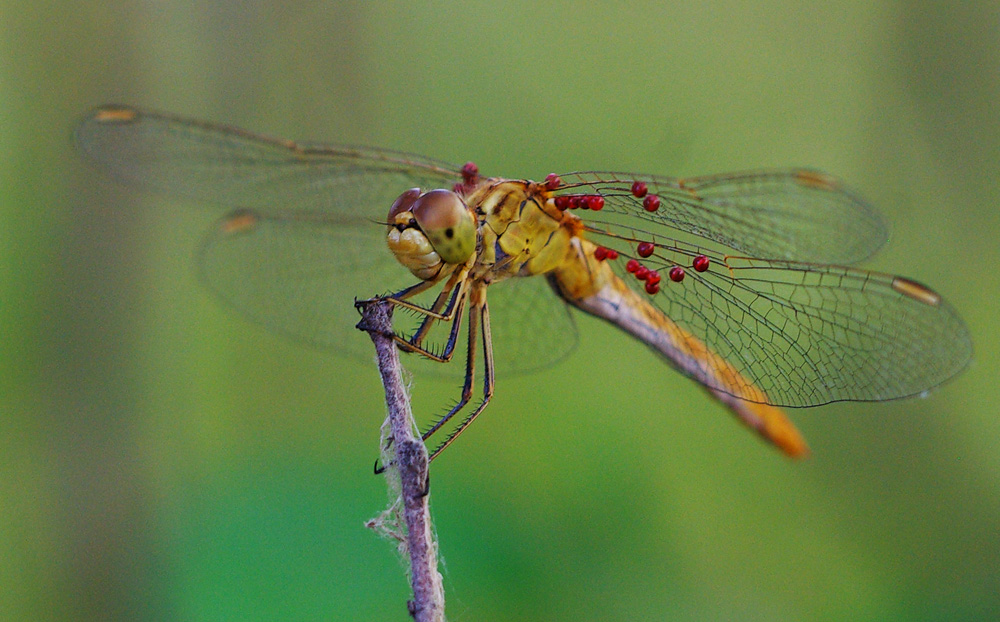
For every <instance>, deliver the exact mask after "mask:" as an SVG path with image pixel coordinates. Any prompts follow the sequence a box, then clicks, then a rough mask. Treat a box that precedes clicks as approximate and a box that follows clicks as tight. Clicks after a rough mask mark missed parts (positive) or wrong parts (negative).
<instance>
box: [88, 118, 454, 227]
mask: <svg viewBox="0 0 1000 622" xmlns="http://www.w3.org/2000/svg"><path fill="white" fill-rule="evenodd" d="M76 140H77V144H78V146H79V148H80V150H81V151H82V152H83V153H84V154H85V155H86V156H87V158H89V159H90V160H91V161H92V162H94V163H95V164H97V165H98V166H99V167H101V168H102V169H103V170H104V171H105V172H106V173H108V174H109V175H111V176H112V177H114V178H117V179H119V180H121V181H124V182H127V183H130V184H132V185H136V186H140V187H144V188H149V189H154V190H160V191H164V192H167V193H169V194H171V195H174V196H179V197H187V198H190V199H194V200H196V201H202V202H207V203H212V204H215V205H220V206H227V207H243V208H254V209H257V210H260V211H262V212H270V211H273V210H279V211H281V212H285V211H288V210H304V211H307V212H315V213H317V214H327V215H329V214H336V215H338V216H340V217H341V218H350V219H353V220H356V221H364V220H367V221H373V220H378V219H380V218H381V219H384V218H385V214H386V212H387V211H388V209H389V206H390V205H391V204H392V202H393V200H395V199H396V197H397V196H399V194H400V193H401V192H403V191H404V190H406V189H407V188H413V187H419V188H450V187H451V186H452V184H454V183H456V182H459V181H461V179H462V178H461V175H460V173H459V170H458V168H457V167H454V166H450V165H448V164H444V163H441V162H436V161H434V160H430V159H427V158H422V157H419V156H414V155H409V154H404V153H398V152H394V151H386V150H380V149H369V148H355V147H344V146H339V145H321V144H310V143H296V142H293V141H290V140H281V139H276V138H269V137H266V136H260V135H256V134H252V133H250V132H247V131H244V130H241V129H238V128H232V127H227V126H224V125H215V124H211V123H205V122H202V121H196V120H192V119H185V118H181V117H175V116H171V115H166V114H161V113H156V112H149V111H144V110H138V109H135V108H128V107H124V106H104V107H101V108H98V109H96V110H94V111H93V112H91V113H90V114H89V115H88V116H87V117H86V118H85V119H84V120H83V121H82V122H81V123H80V125H79V126H77V130H76Z"/></svg>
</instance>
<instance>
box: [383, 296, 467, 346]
mask: <svg viewBox="0 0 1000 622" xmlns="http://www.w3.org/2000/svg"><path fill="white" fill-rule="evenodd" d="M466 299H467V296H466V287H465V283H464V282H463V283H462V284H460V285H459V287H458V288H456V289H455V292H454V294H453V295H452V297H451V302H450V303H449V305H448V306H449V309H450V311H449V313H454V316H453V318H452V320H451V331H450V332H449V334H448V341H447V342H445V346H444V350H443V351H442V352H441V353H440V354H437V353H434V352H431V351H430V350H428V349H427V348H425V347H423V346H422V345H421V343H422V342H423V340H424V338H425V337H426V336H427V330H424V326H425V325H426V323H427V320H425V321H424V323H422V324H421V327H420V329H418V330H417V332H416V333H414V334H413V335H412V336H410V337H406V336H403V335H393V336H392V339H393V341H395V342H396V344H397V345H399V347H400V349H401V350H403V351H404V352H416V353H417V354H420V355H422V356H425V357H427V358H429V359H431V360H432V361H436V362H438V363H447V362H448V361H450V360H451V357H452V354H454V352H455V343H456V342H457V341H458V333H459V331H460V330H461V328H462V313H463V312H464V310H465V301H466Z"/></svg>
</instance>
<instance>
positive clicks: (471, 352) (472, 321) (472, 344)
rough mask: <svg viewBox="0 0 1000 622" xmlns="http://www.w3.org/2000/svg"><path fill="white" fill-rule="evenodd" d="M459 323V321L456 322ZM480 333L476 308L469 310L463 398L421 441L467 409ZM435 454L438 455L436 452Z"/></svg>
mask: <svg viewBox="0 0 1000 622" xmlns="http://www.w3.org/2000/svg"><path fill="white" fill-rule="evenodd" d="M456 322H457V321H456ZM478 333H479V317H478V313H477V309H476V308H475V307H473V308H471V309H470V310H469V345H468V349H467V351H466V355H465V383H464V384H463V385H462V396H461V397H460V398H459V400H458V403H457V404H455V405H454V406H452V407H451V410H449V411H448V412H446V413H445V414H444V415H442V416H441V418H440V419H438V420H437V421H435V422H434V425H432V426H431V427H430V428H429V429H428V430H427V431H426V432H424V433H423V435H421V437H420V438H421V440H424V441H426V440H427V439H428V438H430V437H431V435H432V434H434V433H435V432H437V431H438V430H440V429H441V426H443V425H444V424H446V423H448V421H449V420H450V419H451V418H452V417H454V416H455V413H457V412H458V411H460V410H462V409H463V408H465V406H466V404H468V403H469V400H470V399H472V385H473V383H474V382H475V377H476V338H477V337H478ZM435 453H437V452H436V451H435Z"/></svg>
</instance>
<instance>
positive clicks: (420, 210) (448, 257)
mask: <svg viewBox="0 0 1000 622" xmlns="http://www.w3.org/2000/svg"><path fill="white" fill-rule="evenodd" d="M402 198H403V197H400V198H399V199H397V201H399V200H400V199H402ZM410 211H411V212H412V213H413V218H414V219H415V220H416V221H417V226H419V227H420V230H421V231H423V232H424V235H426V236H427V239H428V240H429V241H430V243H431V245H432V246H433V247H434V250H435V251H436V252H437V254H438V255H439V256H440V257H441V259H442V260H444V261H445V262H447V263H450V264H459V263H464V262H465V261H466V260H467V259H468V258H469V257H470V256H471V255H472V253H473V252H474V251H475V250H476V221H475V218H474V217H473V216H472V212H470V211H469V208H468V207H466V206H465V203H464V202H462V199H461V198H460V197H459V196H458V195H457V194H455V193H454V192H452V191H451V190H431V191H430V192H426V193H424V194H422V195H420V197H419V198H418V199H417V200H416V201H414V202H413V204H412V207H411V208H410Z"/></svg>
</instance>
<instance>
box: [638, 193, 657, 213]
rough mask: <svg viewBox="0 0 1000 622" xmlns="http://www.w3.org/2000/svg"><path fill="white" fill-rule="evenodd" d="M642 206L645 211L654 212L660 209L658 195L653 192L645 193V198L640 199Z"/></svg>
mask: <svg viewBox="0 0 1000 622" xmlns="http://www.w3.org/2000/svg"><path fill="white" fill-rule="evenodd" d="M642 207H643V209H645V210H646V211H647V212H655V211H656V210H658V209H660V197H658V196H656V195H655V194H647V195H646V198H645V199H643V200H642Z"/></svg>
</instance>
